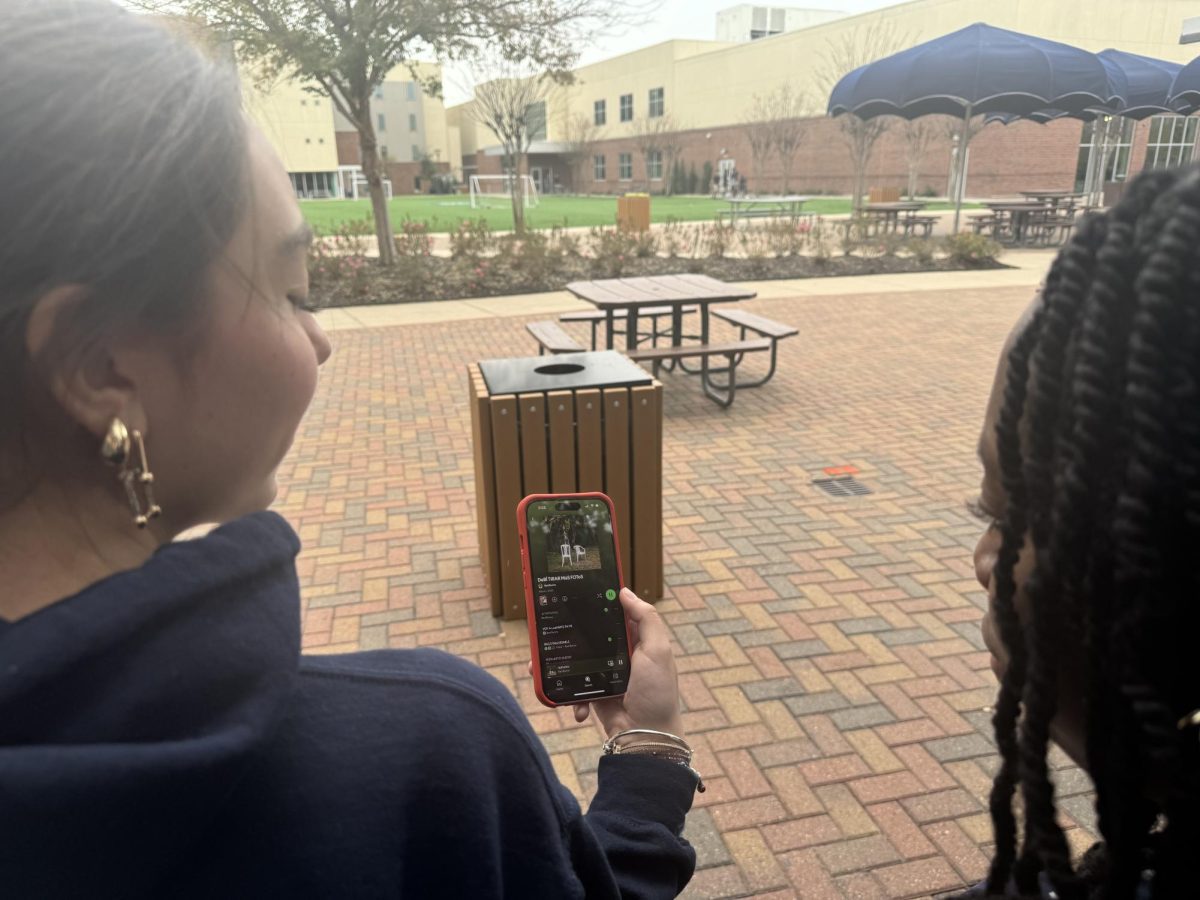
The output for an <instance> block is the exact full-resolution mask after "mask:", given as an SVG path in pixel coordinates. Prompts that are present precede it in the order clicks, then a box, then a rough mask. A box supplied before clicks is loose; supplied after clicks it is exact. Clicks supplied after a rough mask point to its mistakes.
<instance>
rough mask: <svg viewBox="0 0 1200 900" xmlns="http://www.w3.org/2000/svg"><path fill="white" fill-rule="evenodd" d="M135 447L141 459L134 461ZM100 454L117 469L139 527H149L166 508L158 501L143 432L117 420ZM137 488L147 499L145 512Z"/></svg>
mask: <svg viewBox="0 0 1200 900" xmlns="http://www.w3.org/2000/svg"><path fill="white" fill-rule="evenodd" d="M134 447H136V449H137V459H136V460H131V459H130V452H129V451H130V450H131V449H132V448H134ZM100 455H101V456H102V457H103V458H104V461H105V462H106V463H108V464H109V465H110V466H115V467H116V469H117V479H118V480H119V481H120V482H121V485H122V486H123V487H124V488H125V497H126V499H127V500H128V501H129V508H130V509H131V510H132V511H133V521H134V524H135V525H137V527H138V528H145V527H146V523H147V522H149V521H150V520H151V519H156V518H158V517H159V516H161V515H162V507H161V506H159V505H158V504H157V503H155V502H154V487H153V485H154V474H153V473H152V472H151V471H150V464H149V463H148V462H147V461H146V444H145V442H143V440H142V433H141V432H140V431H138V430H136V429H134V430H133V431H130V430H129V429H128V428H126V427H125V423H124V422H122V421H121V420H120V419H113V420H112V424H110V425H109V426H108V433H107V434H105V435H104V441H103V442H102V443H101V444H100ZM137 485H140V486H141V488H142V494H143V495H145V498H146V502H145V509H144V510H143V507H142V501H141V498H139V497H138V492H137Z"/></svg>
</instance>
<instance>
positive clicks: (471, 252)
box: [450, 219, 496, 260]
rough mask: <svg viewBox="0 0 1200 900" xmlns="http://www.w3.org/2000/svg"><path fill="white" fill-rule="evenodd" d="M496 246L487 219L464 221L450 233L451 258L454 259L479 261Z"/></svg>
mask: <svg viewBox="0 0 1200 900" xmlns="http://www.w3.org/2000/svg"><path fill="white" fill-rule="evenodd" d="M495 244H496V241H495V238H494V237H493V235H492V229H491V228H490V227H489V226H488V223H487V220H486V219H464V220H463V221H461V222H459V223H458V227H457V228H456V229H454V230H453V231H451V232H450V256H451V257H453V258H454V259H460V258H462V259H468V260H471V259H478V258H480V257H482V256H485V255H487V254H488V253H489V252H490V251H491V250H492V249H493V248H494V247H495Z"/></svg>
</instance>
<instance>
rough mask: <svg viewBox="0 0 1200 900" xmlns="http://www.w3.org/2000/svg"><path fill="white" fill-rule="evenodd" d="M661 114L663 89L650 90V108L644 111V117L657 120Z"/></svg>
mask: <svg viewBox="0 0 1200 900" xmlns="http://www.w3.org/2000/svg"><path fill="white" fill-rule="evenodd" d="M662 114H663V89H662V88H650V108H649V109H648V110H646V115H648V116H649V117H650V118H652V119H657V118H658V117H659V116H661V115H662Z"/></svg>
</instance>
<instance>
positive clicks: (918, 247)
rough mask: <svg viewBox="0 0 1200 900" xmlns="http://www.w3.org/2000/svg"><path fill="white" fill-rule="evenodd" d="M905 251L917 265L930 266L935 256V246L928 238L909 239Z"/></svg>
mask: <svg viewBox="0 0 1200 900" xmlns="http://www.w3.org/2000/svg"><path fill="white" fill-rule="evenodd" d="M904 249H905V250H907V251H908V255H909V256H911V257H912V258H913V259H914V260H915V261H916V262H917V263H918V264H919V265H922V266H930V265H933V261H934V259H935V257H936V256H937V244H936V243H935V242H934V241H931V240H929V239H928V238H918V237H915V238H909V240H908V242H907V243H906V244H905V247H904Z"/></svg>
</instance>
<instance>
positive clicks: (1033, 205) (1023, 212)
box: [987, 200, 1050, 244]
mask: <svg viewBox="0 0 1200 900" xmlns="http://www.w3.org/2000/svg"><path fill="white" fill-rule="evenodd" d="M987 207H988V209H990V210H991V211H992V212H994V213H996V214H997V216H1000V217H1001V218H1003V217H1004V216H1008V217H1009V218H1010V220H1011V226H1012V227H1011V232H1012V239H1013V242H1014V243H1018V244H1019V243H1021V242H1022V241H1024V240H1025V233H1026V230H1027V229H1028V226H1029V220H1030V218H1031V217H1033V216H1034V215H1036V214H1037V213H1044V212H1048V211H1049V210H1050V206H1049V205H1048V204H1046V203H1037V202H1035V201H1032V200H1003V201H994V202H991V203H988V204H987Z"/></svg>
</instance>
